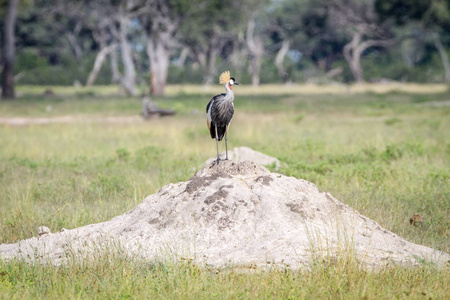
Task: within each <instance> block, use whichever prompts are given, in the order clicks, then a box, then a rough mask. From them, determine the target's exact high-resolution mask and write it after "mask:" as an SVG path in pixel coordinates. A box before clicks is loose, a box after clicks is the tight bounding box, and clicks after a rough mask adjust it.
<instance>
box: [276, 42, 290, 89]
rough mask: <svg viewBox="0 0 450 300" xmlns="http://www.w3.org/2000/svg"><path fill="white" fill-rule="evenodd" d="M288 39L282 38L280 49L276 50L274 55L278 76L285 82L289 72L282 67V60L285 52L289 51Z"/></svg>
mask: <svg viewBox="0 0 450 300" xmlns="http://www.w3.org/2000/svg"><path fill="white" fill-rule="evenodd" d="M290 44H291V43H290V41H289V40H284V41H283V44H282V45H281V48H280V50H278V53H277V55H276V56H275V62H274V63H275V66H276V67H277V70H278V76H280V78H281V79H282V80H283V82H284V83H287V82H288V80H289V74H288V73H287V72H286V70H285V69H284V65H283V61H284V57H285V56H286V54H287V53H288V52H289V47H290Z"/></svg>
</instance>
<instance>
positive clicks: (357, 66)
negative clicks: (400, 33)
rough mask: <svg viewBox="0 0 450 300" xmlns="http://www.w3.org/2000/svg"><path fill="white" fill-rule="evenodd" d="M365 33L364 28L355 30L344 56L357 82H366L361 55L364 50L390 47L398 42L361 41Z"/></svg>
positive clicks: (346, 46) (393, 40) (345, 47)
mask: <svg viewBox="0 0 450 300" xmlns="http://www.w3.org/2000/svg"><path fill="white" fill-rule="evenodd" d="M363 33H364V32H363V31H362V30H358V31H357V32H355V33H354V34H353V38H352V40H351V41H350V43H348V44H346V45H345V46H344V58H345V60H346V61H347V63H348V65H349V66H350V70H351V71H352V74H353V77H354V79H355V81H356V83H363V82H364V73H363V69H362V67H361V56H362V54H363V53H364V51H365V50H367V49H369V48H371V47H389V46H391V45H393V44H395V43H396V42H397V41H396V40H395V39H390V40H366V41H364V42H361V39H362V35H363Z"/></svg>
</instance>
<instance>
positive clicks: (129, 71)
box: [119, 16, 136, 95]
mask: <svg viewBox="0 0 450 300" xmlns="http://www.w3.org/2000/svg"><path fill="white" fill-rule="evenodd" d="M128 23H129V20H128V19H127V18H126V17H124V16H122V17H121V18H120V33H119V34H120V37H119V39H120V50H121V51H120V53H121V54H122V63H123V69H124V74H123V76H122V78H121V80H120V82H121V85H122V87H123V88H124V89H125V92H126V93H127V94H129V95H136V70H135V68H134V62H133V56H132V53H131V49H130V46H129V45H128V39H127V28H128Z"/></svg>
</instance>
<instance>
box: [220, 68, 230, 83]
mask: <svg viewBox="0 0 450 300" xmlns="http://www.w3.org/2000/svg"><path fill="white" fill-rule="evenodd" d="M230 78H231V75H230V71H225V72H223V73H222V74H220V77H219V83H220V84H226V83H228V82H229V81H230Z"/></svg>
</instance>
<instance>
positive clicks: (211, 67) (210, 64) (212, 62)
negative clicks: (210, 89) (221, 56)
mask: <svg viewBox="0 0 450 300" xmlns="http://www.w3.org/2000/svg"><path fill="white" fill-rule="evenodd" d="M218 53H219V49H218V48H217V47H215V46H214V45H211V47H210V51H209V55H208V60H207V65H206V68H207V69H206V70H205V76H204V79H203V81H204V83H205V85H211V84H213V83H214V74H215V73H216V60H217V54H218Z"/></svg>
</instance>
